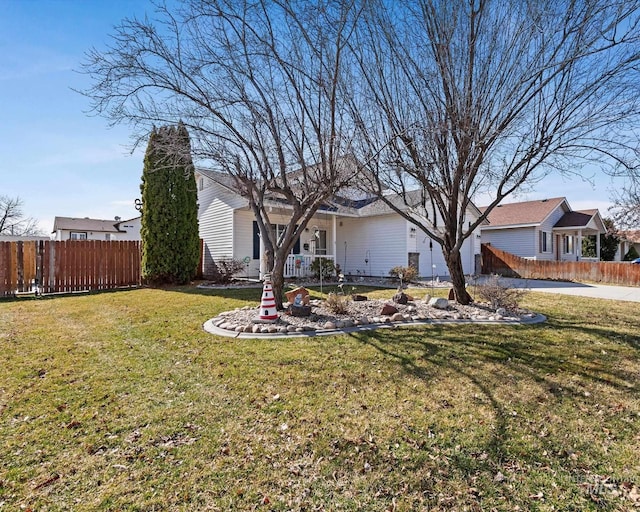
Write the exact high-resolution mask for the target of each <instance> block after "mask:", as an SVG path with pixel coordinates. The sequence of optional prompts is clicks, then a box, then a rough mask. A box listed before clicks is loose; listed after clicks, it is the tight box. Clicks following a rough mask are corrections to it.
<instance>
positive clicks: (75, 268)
mask: <svg viewBox="0 0 640 512" xmlns="http://www.w3.org/2000/svg"><path fill="white" fill-rule="evenodd" d="M140 261H141V252H140V242H138V241H113V242H108V241H102V240H66V241H60V242H58V241H49V240H44V241H43V240H39V241H28V242H0V296H5V295H13V294H15V293H21V292H29V291H32V290H33V287H34V286H36V285H37V286H38V290H39V292H40V293H45V294H46V293H58V292H76V291H86V290H106V289H110V288H120V287H125V286H139V285H140V282H141V279H140Z"/></svg>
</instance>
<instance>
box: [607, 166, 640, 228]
mask: <svg viewBox="0 0 640 512" xmlns="http://www.w3.org/2000/svg"><path fill="white" fill-rule="evenodd" d="M612 200H613V206H612V207H611V208H610V210H611V213H612V216H613V220H614V221H615V223H616V224H617V225H618V226H620V227H621V228H624V229H638V227H640V183H638V179H637V178H633V179H631V180H630V181H629V183H628V184H627V185H626V186H625V187H624V188H623V189H622V190H621V191H619V192H616V193H614V195H613V197H612Z"/></svg>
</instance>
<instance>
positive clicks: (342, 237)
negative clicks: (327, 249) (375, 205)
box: [336, 214, 407, 277]
mask: <svg viewBox="0 0 640 512" xmlns="http://www.w3.org/2000/svg"><path fill="white" fill-rule="evenodd" d="M406 224H407V223H406V221H405V220H404V219H402V218H401V217H400V216H399V215H397V214H389V215H378V216H373V217H363V218H351V217H342V218H340V219H339V220H338V228H337V231H338V237H337V262H336V263H338V264H339V265H340V267H341V268H342V272H343V273H344V274H345V275H347V274H351V275H355V276H357V275H371V276H377V277H380V276H384V277H386V276H388V275H389V270H390V269H391V268H393V267H395V266H397V265H403V266H406V265H407V252H406V248H407V227H406ZM365 260H367V261H365Z"/></svg>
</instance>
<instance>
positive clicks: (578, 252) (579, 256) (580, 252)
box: [576, 229, 582, 261]
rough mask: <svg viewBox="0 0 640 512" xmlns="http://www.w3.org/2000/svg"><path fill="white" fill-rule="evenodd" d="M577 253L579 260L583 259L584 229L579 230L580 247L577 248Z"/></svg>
mask: <svg viewBox="0 0 640 512" xmlns="http://www.w3.org/2000/svg"><path fill="white" fill-rule="evenodd" d="M576 255H577V256H578V258H577V259H578V261H580V260H581V259H582V230H581V229H579V230H578V247H577V248H576Z"/></svg>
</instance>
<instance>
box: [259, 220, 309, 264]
mask: <svg viewBox="0 0 640 512" xmlns="http://www.w3.org/2000/svg"><path fill="white" fill-rule="evenodd" d="M286 228H287V226H285V225H284V224H271V229H273V230H274V231H275V234H276V240H277V239H278V238H280V235H282V233H284V230H285V229H286ZM291 253H292V254H299V253H300V239H299V238H298V240H296V243H295V244H294V245H293V249H292V250H291ZM253 259H254V260H259V259H260V229H259V228H258V223H257V222H256V221H255V220H254V221H253Z"/></svg>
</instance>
